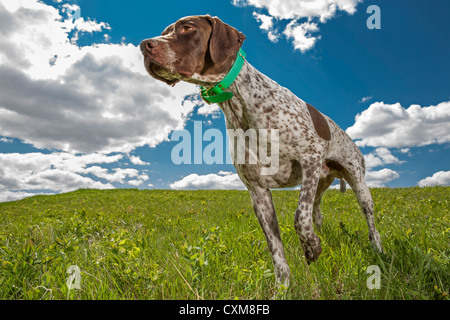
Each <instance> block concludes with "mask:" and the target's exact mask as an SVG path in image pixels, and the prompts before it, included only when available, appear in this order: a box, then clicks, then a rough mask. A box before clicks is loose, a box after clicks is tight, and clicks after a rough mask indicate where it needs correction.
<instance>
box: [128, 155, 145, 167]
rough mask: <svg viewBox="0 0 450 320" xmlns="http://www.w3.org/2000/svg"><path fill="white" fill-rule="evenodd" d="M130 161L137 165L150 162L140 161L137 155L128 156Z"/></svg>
mask: <svg viewBox="0 0 450 320" xmlns="http://www.w3.org/2000/svg"><path fill="white" fill-rule="evenodd" d="M129 158H130V161H131V163H132V164H135V165H138V166H146V165H150V162H145V161H142V159H141V158H140V157H139V156H130V157H129Z"/></svg>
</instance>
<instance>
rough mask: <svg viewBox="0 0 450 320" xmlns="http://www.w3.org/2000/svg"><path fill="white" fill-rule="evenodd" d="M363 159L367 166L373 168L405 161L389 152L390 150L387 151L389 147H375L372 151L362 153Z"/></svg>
mask: <svg viewBox="0 0 450 320" xmlns="http://www.w3.org/2000/svg"><path fill="white" fill-rule="evenodd" d="M364 159H365V161H366V167H367V168H374V167H378V166H381V165H385V164H401V163H404V162H405V161H401V160H399V159H398V158H397V157H395V156H394V155H393V154H392V153H391V151H389V149H387V148H384V147H381V148H377V149H375V151H374V152H371V153H369V154H367V155H364Z"/></svg>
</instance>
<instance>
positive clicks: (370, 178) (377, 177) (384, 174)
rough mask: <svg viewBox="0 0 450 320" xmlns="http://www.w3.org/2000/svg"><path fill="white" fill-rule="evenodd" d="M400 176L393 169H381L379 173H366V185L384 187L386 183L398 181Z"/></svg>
mask: <svg viewBox="0 0 450 320" xmlns="http://www.w3.org/2000/svg"><path fill="white" fill-rule="evenodd" d="M399 177H400V175H399V174H398V173H397V172H396V171H394V170H391V169H387V168H384V169H381V170H378V171H367V172H366V177H365V178H366V183H367V185H368V186H369V187H372V188H374V187H383V186H385V184H386V183H388V182H390V181H392V180H395V179H398V178H399Z"/></svg>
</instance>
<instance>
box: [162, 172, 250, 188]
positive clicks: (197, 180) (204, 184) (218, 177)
mask: <svg viewBox="0 0 450 320" xmlns="http://www.w3.org/2000/svg"><path fill="white" fill-rule="evenodd" d="M170 187H171V188H172V189H175V190H197V189H218V190H225V189H240V190H241V189H245V186H244V184H243V183H242V181H241V179H240V178H239V176H238V175H237V173H231V172H224V171H220V172H219V173H218V174H213V173H211V174H206V175H198V174H196V173H193V174H190V175H188V176H186V177H184V178H183V179H181V180H179V181H176V182H174V183H172V184H171V185H170Z"/></svg>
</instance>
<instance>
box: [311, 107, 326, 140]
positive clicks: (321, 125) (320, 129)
mask: <svg viewBox="0 0 450 320" xmlns="http://www.w3.org/2000/svg"><path fill="white" fill-rule="evenodd" d="M306 107H307V108H308V111H309V114H310V116H311V119H312V122H313V124H314V128H315V129H316V132H317V134H318V135H319V137H321V138H322V139H325V140H331V132H330V127H329V126H328V122H327V120H326V119H325V117H324V116H323V115H322V114H321V113H320V112H319V111H318V110H317V109H316V108H314V107H313V106H312V105H310V104H309V103H307V104H306Z"/></svg>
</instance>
